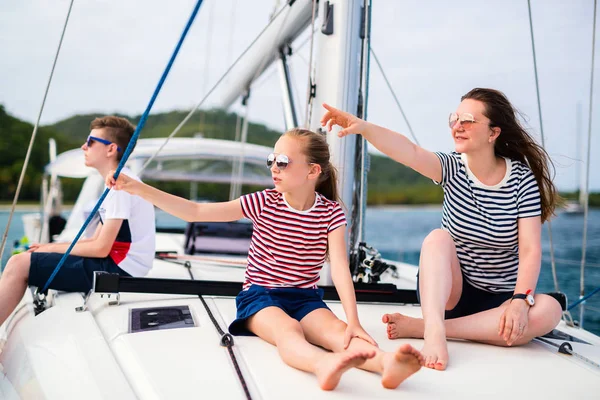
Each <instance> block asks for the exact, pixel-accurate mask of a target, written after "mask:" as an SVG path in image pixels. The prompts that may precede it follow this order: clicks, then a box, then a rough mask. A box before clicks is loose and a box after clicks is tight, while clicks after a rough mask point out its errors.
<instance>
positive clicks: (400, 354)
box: [381, 344, 423, 389]
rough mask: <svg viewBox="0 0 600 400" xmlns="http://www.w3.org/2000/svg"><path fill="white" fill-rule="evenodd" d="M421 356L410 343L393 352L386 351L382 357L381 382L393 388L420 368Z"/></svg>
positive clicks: (386, 386) (388, 387) (384, 385)
mask: <svg viewBox="0 0 600 400" xmlns="http://www.w3.org/2000/svg"><path fill="white" fill-rule="evenodd" d="M422 362H423V356H422V355H421V353H419V351H418V350H417V349H415V348H414V347H412V346H411V345H410V344H403V345H402V346H400V347H399V348H398V350H396V352H395V353H386V354H385V355H384V358H383V373H382V374H381V384H382V385H383V387H385V388H387V389H395V388H397V387H398V385H400V384H401V383H402V382H403V381H404V380H405V379H406V378H408V377H409V376H411V375H412V374H414V373H415V372H417V371H418V370H419V369H420V368H421V363H422Z"/></svg>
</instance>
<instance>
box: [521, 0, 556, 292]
mask: <svg viewBox="0 0 600 400" xmlns="http://www.w3.org/2000/svg"><path fill="white" fill-rule="evenodd" d="M527 10H528V12H529V33H530V36H531V50H532V53H533V72H534V75H535V92H536V96H537V107H538V116H539V119H540V133H541V137H542V147H544V148H546V144H545V138H544V123H543V120H542V104H541V102H540V85H539V80H538V69H537V57H536V54H535V39H534V35H533V19H532V17H531V0H527ZM546 223H547V224H548V225H547V226H548V240H549V242H550V265H551V266H552V279H553V280H554V290H555V291H557V292H560V289H559V285H558V277H557V275H556V260H555V259H554V241H553V240H552V222H551V221H550V220H548V221H546Z"/></svg>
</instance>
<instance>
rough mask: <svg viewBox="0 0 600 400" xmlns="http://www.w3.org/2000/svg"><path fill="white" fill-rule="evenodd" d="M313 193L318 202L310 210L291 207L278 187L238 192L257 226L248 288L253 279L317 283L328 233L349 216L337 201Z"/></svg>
mask: <svg viewBox="0 0 600 400" xmlns="http://www.w3.org/2000/svg"><path fill="white" fill-rule="evenodd" d="M315 194H316V196H315V197H316V198H315V204H313V206H312V207H311V208H310V209H308V210H306V211H298V210H295V209H293V208H292V207H290V205H289V204H288V203H287V202H286V201H285V198H284V197H283V194H282V193H279V192H278V191H276V190H275V189H266V190H263V191H262V192H255V193H250V194H247V195H244V196H242V197H241V198H240V202H241V205H242V211H243V213H244V216H245V217H246V218H248V219H250V220H251V221H252V225H253V227H254V231H253V233H252V239H251V241H250V249H249V251H248V267H247V268H246V277H245V282H244V286H243V289H244V290H246V289H248V288H249V287H250V286H251V285H260V286H265V287H297V288H312V287H315V286H316V284H317V282H318V281H319V272H320V271H321V268H322V267H323V263H324V262H325V257H326V252H327V235H328V233H329V232H331V231H333V230H334V229H336V228H338V227H340V226H342V225H345V224H346V216H345V215H344V211H343V210H342V207H340V205H339V203H338V202H336V201H331V200H329V199H327V198H326V197H325V196H323V195H321V194H319V193H316V192H315Z"/></svg>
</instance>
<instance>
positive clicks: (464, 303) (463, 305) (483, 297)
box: [417, 274, 513, 319]
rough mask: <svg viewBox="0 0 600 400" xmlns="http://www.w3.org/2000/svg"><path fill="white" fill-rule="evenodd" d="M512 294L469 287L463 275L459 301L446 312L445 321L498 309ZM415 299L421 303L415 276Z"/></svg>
mask: <svg viewBox="0 0 600 400" xmlns="http://www.w3.org/2000/svg"><path fill="white" fill-rule="evenodd" d="M512 295H513V292H499V293H491V292H487V291H485V290H481V289H478V288H476V287H475V286H473V285H471V284H470V283H469V282H467V280H466V279H465V277H464V275H463V288H462V293H461V295H460V299H459V300H458V303H456V306H454V308H453V309H452V310H446V313H445V316H444V317H445V319H454V318H460V317H466V316H467V315H472V314H477V313H480V312H482V311H487V310H491V309H492V308H497V307H500V305H501V304H502V303H504V302H505V301H506V300H508V299H510V298H511V297H512ZM417 298H418V299H419V303H420V302H421V294H420V293H419V275H418V274H417Z"/></svg>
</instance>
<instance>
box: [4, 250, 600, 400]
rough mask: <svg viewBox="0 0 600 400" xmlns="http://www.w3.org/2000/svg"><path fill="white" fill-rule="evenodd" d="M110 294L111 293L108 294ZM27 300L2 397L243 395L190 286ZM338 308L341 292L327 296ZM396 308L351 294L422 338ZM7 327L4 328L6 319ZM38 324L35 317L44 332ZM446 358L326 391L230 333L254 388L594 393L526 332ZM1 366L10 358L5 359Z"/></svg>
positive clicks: (237, 273)
mask: <svg viewBox="0 0 600 400" xmlns="http://www.w3.org/2000/svg"><path fill="white" fill-rule="evenodd" d="M193 270H194V275H195V276H196V277H197V278H201V279H211V280H212V279H219V280H223V278H224V277H227V278H229V279H231V280H236V281H239V279H240V277H241V276H242V274H243V269H242V268H230V267H228V268H224V267H218V266H210V265H202V266H200V267H194V268H193ZM152 276H153V277H166V276H169V277H172V278H179V279H189V275H188V273H187V271H186V269H185V268H182V267H181V266H177V265H174V264H171V263H166V262H161V261H157V262H156V263H155V267H154V270H153V272H152ZM113 299H114V297H113ZM30 300H31V296H29V295H28V296H26V299H25V300H24V302H25V303H23V304H25V307H24V308H22V309H21V311H20V312H19V313H17V315H16V316H15V317H16V318H17V319H20V321H19V324H14V322H12V323H10V324H8V325H7V324H5V325H4V328H6V327H8V331H9V336H8V338H9V341H8V342H7V343H6V344H5V345H4V346H3V348H2V350H3V351H2V353H1V354H0V363H2V364H3V365H4V366H5V368H4V371H3V372H4V376H0V398H3V399H4V398H5V399H18V398H35V399H37V398H48V399H81V398H89V399H135V398H137V399H144V400H147V399H148V400H149V399H183V398H222V399H243V398H244V397H245V396H244V392H243V390H242V387H241V384H240V382H239V380H238V378H237V376H236V374H235V370H234V368H233V366H232V363H231V360H230V359H229V356H228V353H227V350H226V349H225V348H224V347H221V346H220V345H219V341H220V336H219V334H218V333H217V331H216V329H215V327H214V326H213V324H212V322H211V321H210V319H209V316H208V314H207V313H206V311H205V309H204V307H203V305H202V304H201V302H200V300H199V299H198V298H197V297H194V296H174V295H158V294H135V293H123V294H121V302H120V305H119V306H114V305H109V304H108V300H107V299H106V297H104V298H101V297H100V296H99V295H98V294H95V295H93V296H92V297H91V298H90V300H89V302H88V306H89V310H88V311H87V312H76V311H75V308H76V307H77V306H78V305H81V304H83V297H82V296H81V294H78V293H70V294H66V293H63V294H59V295H58V296H57V297H55V305H54V307H52V308H50V309H48V310H47V311H45V312H43V313H41V314H40V315H38V316H37V317H33V315H32V312H31V308H30V307H28V306H27V304H26V303H27V301H30ZM206 300H207V302H208V304H209V306H210V308H211V310H212V311H213V313H214V315H215V317H216V318H217V320H218V321H219V323H220V325H221V328H222V329H224V330H226V328H227V326H228V324H229V323H230V322H231V321H232V320H233V319H234V318H235V300H234V299H233V298H223V297H208V296H207V297H206ZM175 305H188V306H189V307H190V309H191V311H192V314H193V317H194V320H195V325H196V326H195V327H193V328H179V329H168V330H158V331H148V332H139V333H130V332H129V312H130V309H131V308H144V307H162V306H175ZM328 305H329V306H330V308H331V309H332V310H333V311H334V312H335V313H336V314H337V315H338V316H339V317H340V318H342V319H343V318H344V314H343V310H342V307H341V304H340V303H339V302H332V301H330V302H328ZM390 312H401V313H404V314H406V315H410V316H414V317H419V316H420V315H421V311H420V308H419V307H418V306H411V305H407V306H399V305H390V304H360V305H359V314H360V318H361V322H362V324H363V326H364V327H365V329H366V330H367V331H368V332H369V333H370V334H371V335H372V336H373V337H374V339H375V340H376V341H377V342H378V343H379V345H380V347H381V348H382V349H385V350H388V351H393V350H395V349H396V348H397V347H398V346H399V345H400V344H402V343H410V344H412V345H413V346H415V347H416V348H421V347H422V345H423V343H422V340H417V339H407V340H388V339H387V337H386V334H385V325H384V324H383V323H382V322H381V315H382V314H384V313H390ZM13 327H14V329H13ZM41 327H45V328H44V329H45V330H44V331H43V333H42V331H41ZM560 328H561V330H563V331H566V332H568V333H574V334H576V335H578V336H579V337H581V338H583V339H585V340H587V341H589V342H591V343H592V344H593V346H592V345H583V344H577V343H575V344H574V348H575V350H576V351H577V350H578V349H579V350H580V351H585V354H586V356H587V357H588V358H592V359H593V360H595V362H597V363H599V362H600V338H598V337H596V336H594V335H592V334H590V333H587V332H583V331H579V330H578V329H574V328H568V327H566V326H562V325H561V327H560ZM449 351H450V360H451V361H450V364H449V366H448V369H447V370H446V371H444V372H440V371H434V370H430V369H426V368H422V369H421V371H419V372H418V373H417V374H415V375H414V376H412V377H410V378H409V379H408V380H407V381H405V382H404V383H403V384H402V385H401V386H400V387H399V388H397V389H396V390H388V389H384V388H383V387H382V386H381V384H380V378H379V376H378V375H376V374H373V373H369V372H365V371H361V370H351V371H349V372H347V373H346V374H345V375H344V376H343V377H342V380H341V382H340V385H339V386H338V388H337V389H336V390H335V391H333V392H324V391H321V390H320V389H319V387H318V385H317V382H316V379H315V378H314V377H313V376H312V375H311V374H308V373H305V372H301V371H298V370H295V369H293V368H291V367H288V366H287V365H285V364H284V363H283V362H282V361H281V359H280V358H279V355H278V353H277V350H276V348H275V347H273V346H271V345H269V344H267V343H266V342H264V341H262V340H261V339H259V338H257V337H235V353H236V355H237V356H238V361H239V363H240V364H241V368H242V373H243V375H244V377H245V379H246V382H247V383H248V385H249V387H250V391H251V393H252V398H253V399H282V398H287V399H302V400H304V399H307V398H310V399H365V398H369V399H398V398H405V399H411V400H412V399H471V398H473V399H474V398H481V396H485V397H486V398H494V399H495V398H498V399H505V398H506V397H509V396H510V397H515V396H516V397H522V398H531V399H538V398H540V399H541V398H545V399H558V398H567V396H568V397H572V398H575V399H597V398H598V393H600V370H599V369H597V368H595V367H593V366H590V365H587V364H585V363H584V362H582V361H579V360H577V359H575V358H573V357H570V356H566V355H562V354H558V353H556V350H555V348H553V347H551V346H548V345H545V344H542V343H539V342H533V343H530V344H528V345H526V346H522V347H516V348H500V347H494V346H490V345H483V344H477V343H471V342H464V341H451V342H450V344H449ZM7 367H8V368H7Z"/></svg>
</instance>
